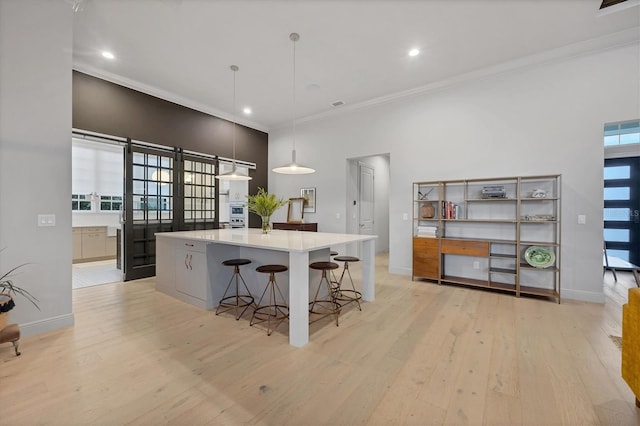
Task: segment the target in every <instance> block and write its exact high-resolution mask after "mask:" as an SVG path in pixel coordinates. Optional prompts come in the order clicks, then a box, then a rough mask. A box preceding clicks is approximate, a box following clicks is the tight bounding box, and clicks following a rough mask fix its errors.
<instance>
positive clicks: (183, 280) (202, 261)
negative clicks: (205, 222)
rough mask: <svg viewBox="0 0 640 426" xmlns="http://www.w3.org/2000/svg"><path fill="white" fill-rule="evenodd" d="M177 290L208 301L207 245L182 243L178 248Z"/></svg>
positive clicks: (176, 264)
mask: <svg viewBox="0 0 640 426" xmlns="http://www.w3.org/2000/svg"><path fill="white" fill-rule="evenodd" d="M175 268H176V269H175V271H176V281H175V288H176V290H177V291H179V292H180V293H184V294H187V295H189V296H192V297H196V298H198V299H200V300H207V290H208V279H207V255H206V247H205V244H198V243H180V245H179V246H178V247H177V248H176V258H175Z"/></svg>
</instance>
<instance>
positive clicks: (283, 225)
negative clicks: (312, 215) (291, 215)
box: [273, 222, 318, 232]
mask: <svg viewBox="0 0 640 426" xmlns="http://www.w3.org/2000/svg"><path fill="white" fill-rule="evenodd" d="M273 229H284V230H285V231H310V232H318V224H317V223H289V222H273Z"/></svg>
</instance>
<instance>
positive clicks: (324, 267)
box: [309, 262, 340, 327]
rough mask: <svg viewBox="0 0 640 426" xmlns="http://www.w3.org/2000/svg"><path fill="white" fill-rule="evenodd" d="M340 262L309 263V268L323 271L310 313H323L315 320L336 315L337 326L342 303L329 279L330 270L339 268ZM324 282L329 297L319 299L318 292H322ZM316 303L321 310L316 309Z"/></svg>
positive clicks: (310, 306)
mask: <svg viewBox="0 0 640 426" xmlns="http://www.w3.org/2000/svg"><path fill="white" fill-rule="evenodd" d="M338 267H339V266H338V264H337V263H333V262H313V263H312V264H310V265H309V268H311V269H315V270H317V271H322V277H321V278H320V283H318V289H317V290H316V295H315V297H314V298H313V301H312V302H309V313H312V314H319V315H322V316H321V317H320V318H318V319H316V320H314V321H311V322H315V321H317V320H319V319H321V318H324V317H326V316H328V315H335V317H336V327H337V326H338V325H339V324H338V316H339V315H340V303H338V302H337V301H336V298H335V295H336V292H335V290H334V289H333V288H332V286H331V281H329V275H328V274H327V272H328V271H333V270H334V269H338ZM322 283H326V286H327V290H328V291H329V295H328V297H329V299H318V294H320V288H322ZM316 305H317V306H318V308H319V309H320V310H316V309H317V308H316Z"/></svg>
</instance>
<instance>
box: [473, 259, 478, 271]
mask: <svg viewBox="0 0 640 426" xmlns="http://www.w3.org/2000/svg"><path fill="white" fill-rule="evenodd" d="M473 269H480V262H478V261H477V260H476V261H474V262H473Z"/></svg>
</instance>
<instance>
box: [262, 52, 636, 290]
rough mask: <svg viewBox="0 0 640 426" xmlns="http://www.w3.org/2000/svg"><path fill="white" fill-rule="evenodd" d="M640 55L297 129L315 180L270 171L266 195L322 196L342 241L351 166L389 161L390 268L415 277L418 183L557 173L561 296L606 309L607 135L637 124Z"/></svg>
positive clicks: (281, 150)
mask: <svg viewBox="0 0 640 426" xmlns="http://www.w3.org/2000/svg"><path fill="white" fill-rule="evenodd" d="M639 56H640V49H639V46H638V44H637V43H636V44H632V45H627V46H623V47H618V48H613V49H610V50H604V51H600V52H597V53H592V54H585V55H582V56H576V57H572V58H569V59H565V60H557V61H553V62H549V63H546V64H541V65H534V66H530V67H527V68H523V69H519V70H515V71H511V72H505V73H502V74H498V75H494V76H491V77H487V78H484V79H481V80H475V81H471V82H466V83H460V84H458V85H456V86H451V87H449V88H444V89H441V90H438V91H432V92H430V93H426V94H421V95H416V96H414V97H411V98H405V99H403V100H399V101H395V102H390V103H386V104H381V105H377V106H372V107H369V108H366V109H365V108H363V109H359V110H354V111H352V112H345V113H344V114H342V115H336V116H330V117H326V118H323V119H318V120H315V121H308V122H303V123H299V124H298V125H297V129H296V143H297V154H298V160H299V161H300V162H301V163H303V164H307V165H309V166H311V167H314V168H315V169H316V170H317V173H315V174H312V175H304V176H301V177H290V176H279V175H276V174H275V173H270V175H269V191H270V192H275V193H277V194H279V195H286V194H288V193H289V192H291V191H293V189H294V188H295V187H305V186H316V187H317V192H318V203H317V205H318V210H317V213H316V217H317V219H318V222H320V223H323V224H325V225H324V229H323V230H326V231H337V232H344V231H345V230H346V222H345V219H344V218H345V215H344V214H342V216H341V219H336V217H335V213H336V212H343V213H344V212H345V203H344V200H345V198H346V193H345V186H346V184H345V182H346V181H347V170H346V168H345V167H344V166H343V164H344V161H345V159H346V158H354V157H362V156H366V155H370V154H375V153H380V152H389V153H390V158H391V166H390V168H391V179H390V237H389V238H390V241H389V244H390V257H389V270H390V271H391V272H394V273H402V274H407V275H409V274H410V273H411V251H412V249H411V221H410V220H408V221H404V220H403V219H402V217H403V213H407V214H408V215H409V217H411V208H412V207H411V206H412V204H411V194H412V189H411V188H412V186H411V183H412V182H413V181H417V180H438V179H459V178H482V177H497V176H518V175H535V174H555V173H559V174H562V175H563V188H562V191H563V194H562V195H563V200H562V221H563V223H562V252H561V253H562V295H563V296H564V297H569V298H576V299H583V300H593V301H603V300H604V299H603V294H602V188H603V184H602V165H603V125H604V123H608V122H614V121H620V120H628V119H633V118H638V116H640V108H639V98H640V97H639V94H640V88H639V78H638V77H639V70H640V60H639ZM289 132H290V130H289V129H279V130H277V131H273V132H271V133H270V135H269V166H270V168H272V167H274V166H276V165H277V164H280V163H285V162H286V160H287V159H288V156H289V155H290V150H291V140H290V135H289ZM578 214H585V215H586V216H587V224H586V225H577V223H576V218H577V215H578Z"/></svg>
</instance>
